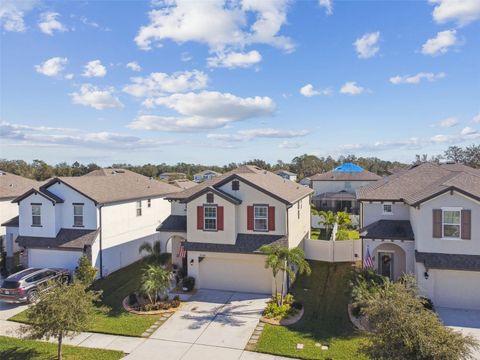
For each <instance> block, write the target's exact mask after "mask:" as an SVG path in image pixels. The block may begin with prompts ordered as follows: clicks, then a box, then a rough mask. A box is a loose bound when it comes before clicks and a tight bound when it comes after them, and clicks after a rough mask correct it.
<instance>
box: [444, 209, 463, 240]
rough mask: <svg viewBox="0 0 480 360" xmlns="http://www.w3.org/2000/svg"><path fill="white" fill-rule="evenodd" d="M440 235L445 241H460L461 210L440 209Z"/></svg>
mask: <svg viewBox="0 0 480 360" xmlns="http://www.w3.org/2000/svg"><path fill="white" fill-rule="evenodd" d="M442 234H443V238H446V239H460V237H461V234H462V209H459V208H444V209H442Z"/></svg>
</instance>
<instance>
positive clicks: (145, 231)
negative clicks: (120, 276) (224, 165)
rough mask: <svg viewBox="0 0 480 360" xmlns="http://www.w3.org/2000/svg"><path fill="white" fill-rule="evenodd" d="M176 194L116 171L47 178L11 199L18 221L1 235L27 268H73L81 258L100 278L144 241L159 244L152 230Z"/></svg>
mask: <svg viewBox="0 0 480 360" xmlns="http://www.w3.org/2000/svg"><path fill="white" fill-rule="evenodd" d="M177 191H181V189H179V188H177V187H175V186H172V185H169V184H166V183H164V182H161V181H157V180H154V179H151V178H148V177H145V176H143V175H139V174H136V173H133V172H131V171H128V170H122V169H101V170H95V171H93V172H91V173H89V174H87V175H85V176H79V177H58V178H53V179H51V180H49V181H48V182H46V183H45V184H43V185H42V186H40V187H38V188H32V189H31V190H29V191H27V192H25V193H24V194H22V195H21V196H19V197H17V198H16V199H14V200H13V202H14V203H17V204H18V208H19V217H18V221H17V224H15V223H11V224H7V237H8V236H9V234H11V236H10V237H8V240H9V242H13V241H15V242H16V243H17V244H18V245H19V246H20V247H21V249H23V250H24V251H23V257H22V261H23V263H24V264H25V265H27V266H29V267H62V268H68V269H70V270H73V269H74V268H75V267H76V265H77V262H78V259H79V257H80V256H82V255H84V254H85V255H87V256H88V257H90V259H91V261H92V263H93V264H94V265H95V266H96V267H97V268H98V269H99V270H100V271H99V275H100V276H105V275H107V274H108V273H111V272H112V271H115V270H117V269H119V268H121V267H123V266H126V265H128V264H130V263H132V262H134V261H136V260H138V259H139V257H140V255H139V252H138V248H139V246H140V245H141V244H142V243H143V242H144V241H149V242H153V241H155V240H161V239H160V234H159V233H157V232H156V231H155V228H156V227H157V226H158V224H160V223H161V222H162V221H163V220H164V219H165V218H166V217H168V216H169V215H170V204H169V202H168V201H167V200H165V196H166V195H169V194H172V193H175V192H177ZM8 256H12V253H9V254H8Z"/></svg>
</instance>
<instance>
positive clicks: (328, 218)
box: [318, 211, 337, 232]
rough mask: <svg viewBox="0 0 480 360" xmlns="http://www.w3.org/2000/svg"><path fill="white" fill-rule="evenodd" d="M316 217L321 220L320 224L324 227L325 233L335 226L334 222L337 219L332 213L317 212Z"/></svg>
mask: <svg viewBox="0 0 480 360" xmlns="http://www.w3.org/2000/svg"><path fill="white" fill-rule="evenodd" d="M318 215H320V217H321V218H322V219H321V220H320V222H321V223H322V224H323V225H325V227H326V229H327V232H328V231H329V230H331V228H332V227H333V225H335V222H336V221H337V218H336V216H335V214H334V213H333V211H319V212H318Z"/></svg>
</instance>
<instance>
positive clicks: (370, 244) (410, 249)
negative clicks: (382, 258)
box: [363, 239, 415, 276]
mask: <svg viewBox="0 0 480 360" xmlns="http://www.w3.org/2000/svg"><path fill="white" fill-rule="evenodd" d="M387 244H392V245H395V246H398V247H399V248H400V249H402V250H403V252H404V254H405V272H406V273H409V274H414V273H415V242H414V241H411V240H404V241H401V240H372V239H363V258H365V255H366V253H367V248H368V249H369V251H370V256H371V257H372V258H373V260H374V264H375V269H377V268H378V252H379V251H380V252H382V251H384V252H388V251H389V250H392V249H395V248H394V247H392V246H385V245H387ZM382 245H384V246H383V247H384V249H381V248H379V247H381V246H382ZM395 265H399V263H398V262H397V263H396V264H395V260H394V267H396V266H395ZM395 270H396V274H395V275H397V276H398V275H401V274H399V272H400V271H399V270H398V267H396V269H395Z"/></svg>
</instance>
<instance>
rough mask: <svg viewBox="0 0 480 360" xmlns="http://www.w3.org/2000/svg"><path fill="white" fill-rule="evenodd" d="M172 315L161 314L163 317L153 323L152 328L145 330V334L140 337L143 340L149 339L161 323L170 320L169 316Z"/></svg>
mask: <svg viewBox="0 0 480 360" xmlns="http://www.w3.org/2000/svg"><path fill="white" fill-rule="evenodd" d="M172 315H173V313H165V314H163V315H162V316H161V317H160V319H158V320H157V321H155V323H154V324H153V325H152V326H150V327H149V328H148V329H147V330H145V332H144V333H143V334H142V337H144V338H148V337H150V335H152V334H153V333H154V332H155V330H157V329H158V328H159V327H160V326H162V325H163V323H164V322H165V321H167V320H168V319H169V318H170V316H172Z"/></svg>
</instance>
